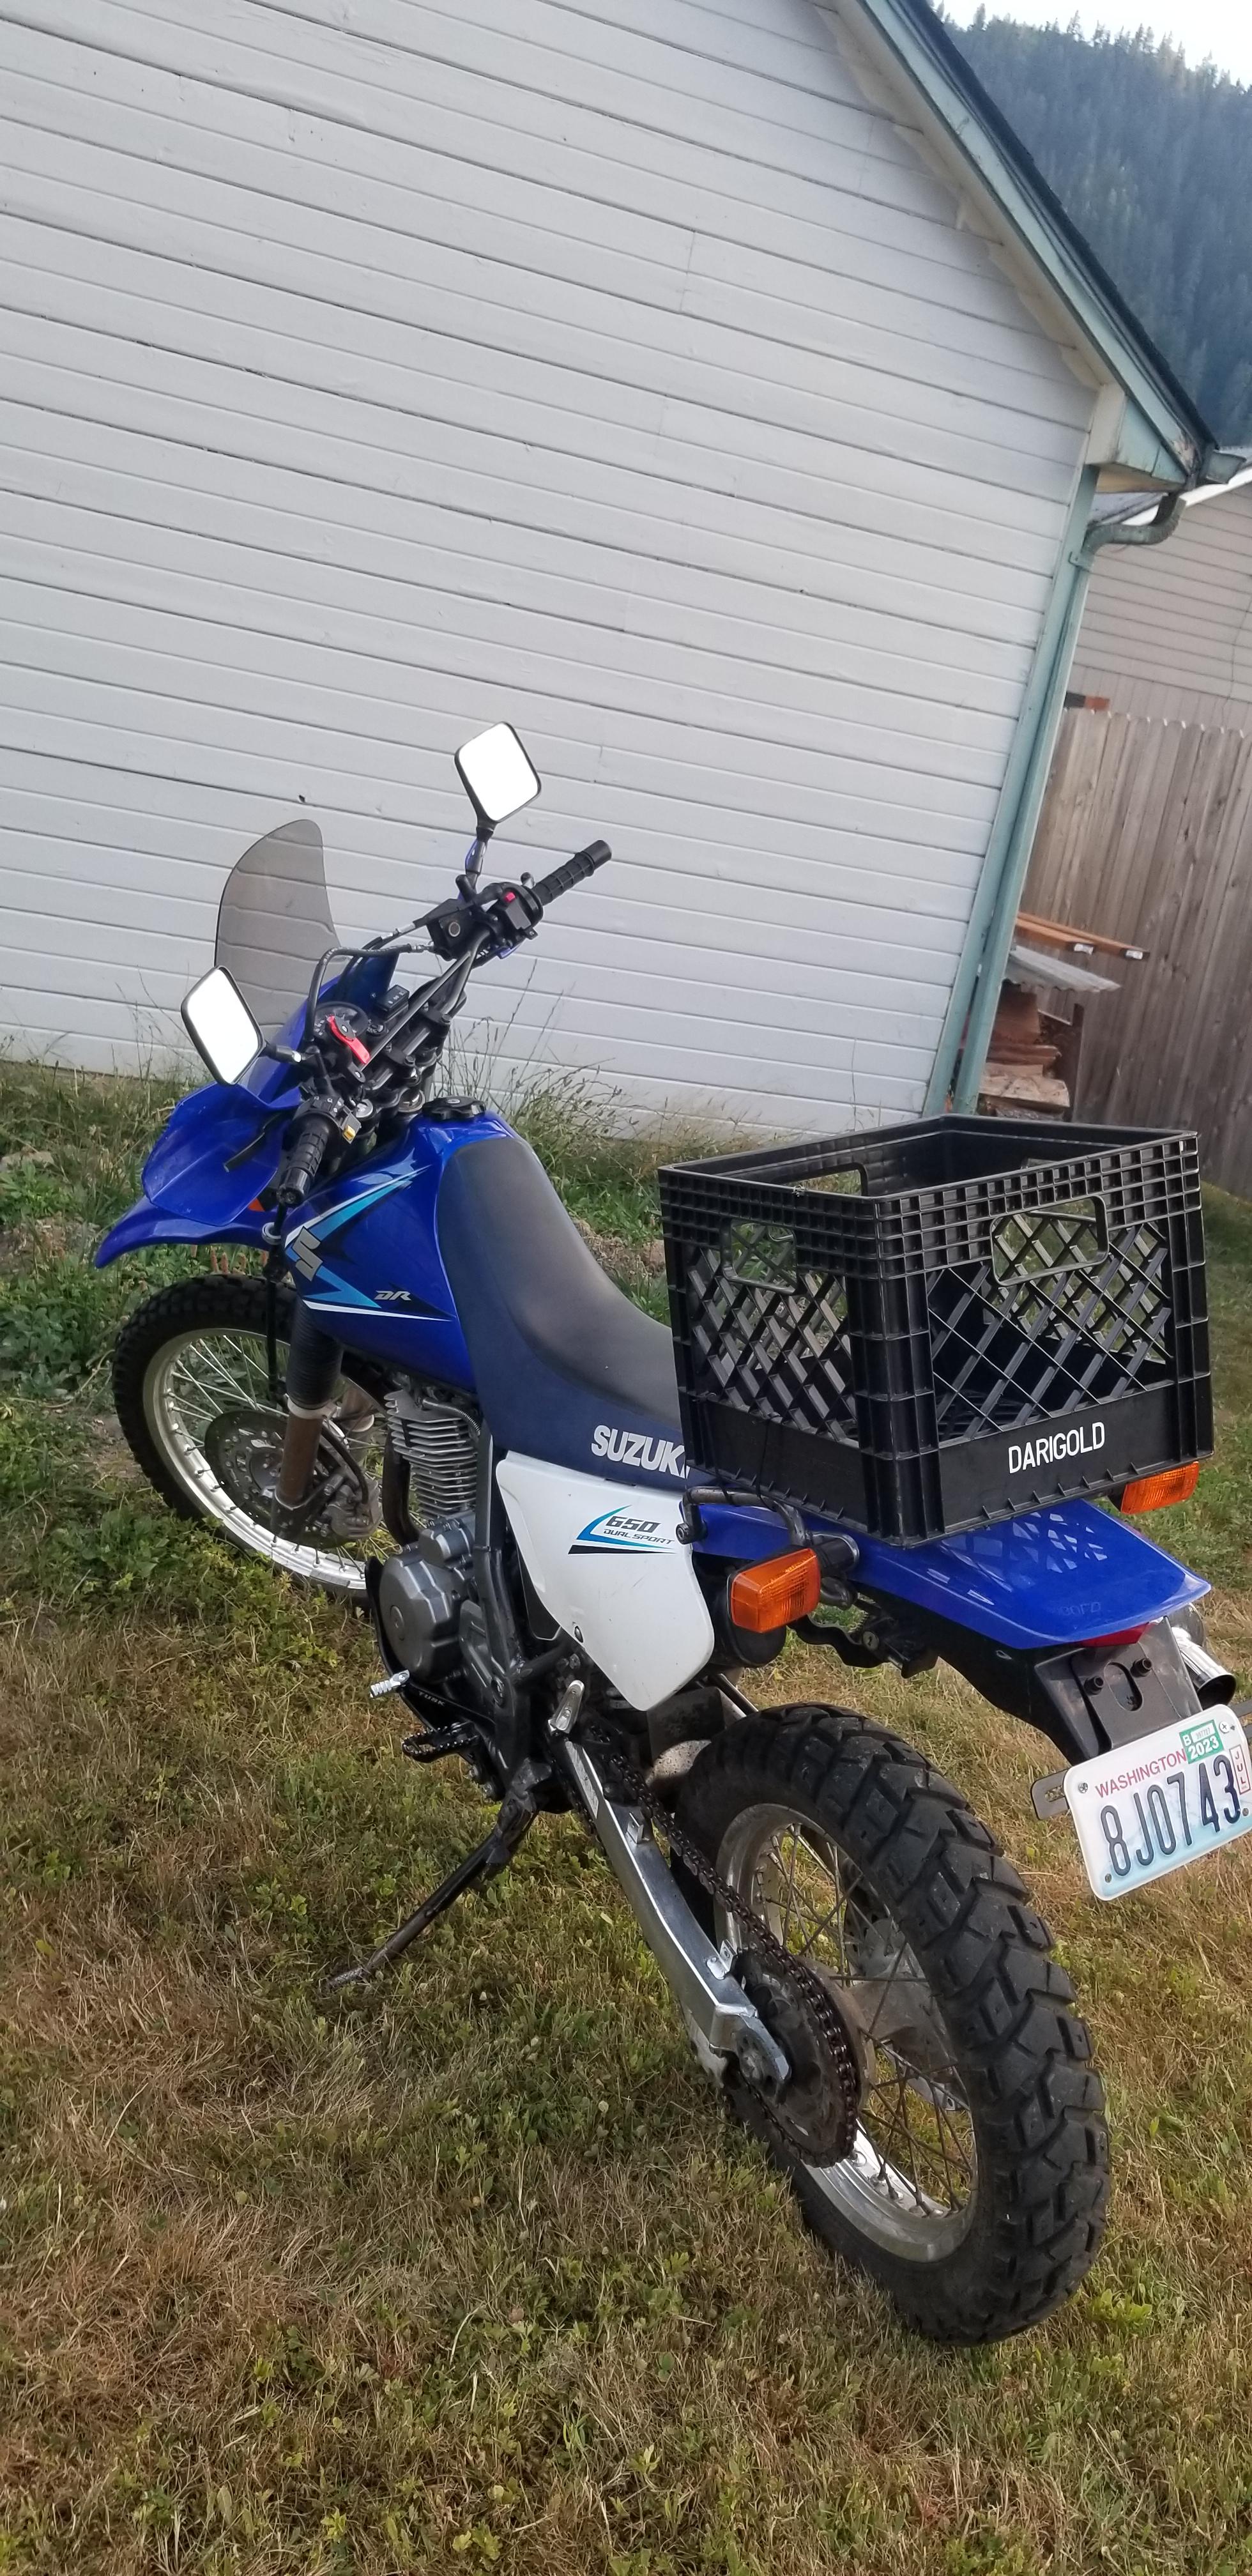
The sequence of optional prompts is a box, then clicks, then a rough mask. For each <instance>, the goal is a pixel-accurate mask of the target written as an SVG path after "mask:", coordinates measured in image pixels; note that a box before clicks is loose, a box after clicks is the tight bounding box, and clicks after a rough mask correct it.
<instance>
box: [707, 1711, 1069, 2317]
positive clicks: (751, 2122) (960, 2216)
mask: <svg viewBox="0 0 1252 2576" xmlns="http://www.w3.org/2000/svg"><path fill="white" fill-rule="evenodd" d="M676 1822H677V1823H678V1824H680V1825H682V1826H684V1827H685V1828H686V1831H687V1832H688V1833H689V1834H690V1835H691V1836H692V1838H693V1839H694V1840H695V1841H696V1842H697V1843H698V1844H699V1845H700V1847H701V1848H702V1850H703V1851H704V1852H705V1853H706V1854H707V1856H708V1858H709V1859H710V1860H711V1861H713V1863H714V1864H715V1866H716V1868H717V1870H718V1872H719V1874H720V1876H721V1877H722V1878H723V1879H724V1880H726V1881H727V1882H728V1883H729V1886H730V1888H731V1889H732V1890H733V1891H734V1892H735V1893H736V1894H738V1895H740V1896H741V1897H742V1900H743V1903H744V1905H745V1908H747V1907H750V1908H751V1909H752V1910H753V1911H754V1912H755V1913H757V1914H759V1915H761V1916H763V1917H764V1919H765V1921H766V1922H767V1923H768V1924H769V1925H770V1927H771V1929H772V1930H773V1932H774V1933H775V1935H776V1937H777V1938H778V1939H779V1940H781V1941H782V1942H783V1943H784V1945H785V1946H786V1947H787V1948H789V1949H791V1950H793V1951H794V1952H795V1953H796V1954H797V1955H798V1956H802V1957H803V1958H804V1959H806V1960H807V1961H808V1963H809V1964H810V1965H811V1966H812V1967H813V1968H815V1969H816V1970H817V1972H818V1974H819V1975H820V1976H822V1978H823V1979H824V1980H825V1981H826V1982H827V1983H829V1985H830V1986H831V1988H832V1991H833V1992H834V1993H835V1994H836V1996H837V1999H838V2001H839V2004H840V2008H841V2010H842V2011H843V2013H844V2016H845V2019H846V2021H847V2023H848V2025H849V2028H850V2029H851V2031H852V2034H853V2037H854V2040H855V2041H856V2044H857V2047H858V2051H859V2054H860V2057H861V2061H862V2070H863V2088H862V2098H861V2105H860V2113H859V2122H858V2127H857V2130H856V2134H855V2137H854V2139H853V2142H852V2146H851V2149H850V2151H849V2153H848V2155H847V2156H846V2157H844V2158H843V2159H842V2161H841V2162H839V2163H837V2164H831V2165H815V2164H807V2163H805V2162H803V2161H802V2160H801V2159H800V2158H799V2157H798V2156H797V2155H796V2154H795V2153H794V2152H793V2151H792V2150H791V2149H789V2148H788V2147H787V2145H786V2143H785V2141H784V2140H782V2139H781V2138H780V2137H779V2135H778V2133H777V2131H776V2130H775V2129H774V2128H773V2127H772V2125H771V2124H770V2123H769V2121H768V2119H767V2118H766V2116H765V2114H764V2112H763V2109H762V2106H761V2104H760V2103H759V2101H758V2100H757V2098H756V2097H755V2096H754V2095H753V2094H752V2093H751V2092H749V2091H748V2089H747V2088H746V2087H745V2086H744V2085H743V2084H742V2083H741V2082H740V2081H739V2080H738V2079H737V2078H736V2077H733V2076H732V2078H731V2079H730V2081H729V2082H728V2086H727V2093H728V2099H729V2102H730V2104H731V2107H732V2108H733V2109H734V2110H736V2111H737V2112H738V2114H739V2116H740V2117H741V2118H742V2119H743V2120H744V2121H745V2122H746V2124H747V2125H748V2126H749V2127H751V2128H752V2129H753V2130H754V2131H755V2132H756V2134H757V2135H758V2136H760V2138H761V2139H762V2141H763V2143H764V2144H765V2145H766V2147H767V2148H768V2149H769V2151H770V2153H771V2154H772V2155H773V2156H774V2158H775V2160H776V2162H777V2163H779V2165H780V2166H781V2167H782V2169H783V2170H784V2171H785V2172H786V2173H787V2174H788V2176H789V2178H790V2180H791V2181H792V2183H793V2185H794V2188H795V2190H796V2193H797V2195H798V2198H799V2201H800V2204H801V2208H802V2210H803V2212H804V2215H805V2217H806V2219H807V2220H808V2222H809V2224H810V2226H811V2227H813V2228H814V2230H815V2231H816V2233H817V2234H818V2235H819V2236H820V2237H822V2238H823V2239H824V2241H825V2243H826V2244H827V2245H829V2246H830V2247H832V2248H833V2249H834V2250H835V2251H836V2252H838V2253H840V2254H843V2255H845V2256H847V2257H849V2258H850V2259H851V2260H852V2261H853V2262H855V2263H857V2264H858V2265H860V2266H861V2267H862V2268H863V2269H864V2270H866V2271H868V2272H871V2273H873V2274H874V2275H875V2277H876V2278H877V2279H878V2280H879V2281H881V2282H882V2283H883V2284H884V2286H885V2287H886V2289H887V2290H888V2291H889V2292H890V2294H891V2297H892V2299H893V2300H894V2302H895V2305H896V2306H897V2308H898V2309H899V2310H900V2311H901V2313H902V2315H903V2316H904V2317H905V2319H906V2320H907V2322H908V2323H909V2324H910V2325H912V2326H914V2327H915V2328H917V2329H918V2330H919V2331H920V2332H921V2333H923V2334H927V2335H931V2336H934V2337H935V2338H936V2339H938V2340H940V2341H943V2342H950V2343H990V2342H995V2341H998V2340H999V2339H1000V2338H1001V2337H1002V2336H1005V2335H1011V2334H1017V2333H1020V2332H1021V2331H1022V2329H1023V2328H1024V2327H1027V2326H1033V2325H1036V2324H1038V2322H1039V2320H1040V2319H1041V2318H1042V2317H1045V2316H1047V2315H1048V2313H1049V2311H1050V2310H1051V2309H1053V2308H1056V2307H1059V2306H1060V2305H1061V2303H1062V2301H1064V2300H1065V2299H1067V2298H1069V2297H1070V2296H1071V2294H1072V2293H1073V2291H1074V2290H1075V2289H1076V2288H1077V2287H1078V2284H1079V2282H1080V2281H1081V2280H1082V2278H1083V2275H1084V2274H1085V2272H1086V2271H1087V2269H1088V2267H1089V2265H1090V2264H1091V2262H1092V2260H1093V2259H1094V2256H1095V2253H1096V2250H1097V2247H1098V2245H1099V2241H1100V2236H1101V2233H1102V2229H1103V2222H1104V2212H1105V2203H1106V2198H1107V2191H1108V2139H1107V2133H1106V2130H1105V2124H1104V2103H1103V2092H1102V2088H1101V2084H1100V2079H1099V2077H1098V2075H1097V2074H1096V2072H1095V2069H1094V2066H1093V2065H1092V2062H1091V2048H1090V2042H1089V2040H1088V2036H1087V2032H1086V2029H1085V2028H1084V2025H1083V2024H1082V2022H1081V2021H1079V2020H1078V2018H1077V2017H1076V2015H1075V2014H1074V2012H1073V2011H1072V2010H1071V2009H1070V2007H1071V2005H1072V2003H1073V1989H1072V1987H1071V1986H1070V1982H1069V1979H1068V1977H1067V1976H1066V1975H1065V1973H1064V1971H1063V1970H1062V1969H1061V1968H1060V1967H1058V1965H1057V1963H1056V1961H1055V1960H1054V1959H1053V1958H1052V1956H1051V1940H1050V1936H1049V1934H1048V1931H1047V1929H1046V1927H1045V1925H1044V1924H1043V1923H1041V1922H1040V1920H1039V1917H1038V1915H1037V1914H1035V1913H1034V1912H1033V1910H1032V1909H1031V1906H1030V1904H1029V1900H1028V1898H1027V1894H1026V1890H1025V1888H1024V1887H1023V1885H1022V1882H1021V1880H1020V1879H1019V1878H1018V1876H1017V1873H1016V1871H1015V1870H1014V1869H1012V1868H1011V1866H1010V1865H1009V1863H1008V1862H1007V1861H1006V1860H1005V1859H1004V1856H1003V1854H1002V1853H1001V1852H1000V1850H999V1848H998V1846H997V1844H996V1843H995V1841H994V1839H993V1837H992V1835H991V1834H990V1832H989V1831H988V1829H987V1827H986V1826H985V1825H983V1824H981V1823H980V1821H979V1819H978V1818H977V1816H975V1815H974V1813H973V1811H972V1810H971V1808H970V1807H968V1806H967V1805H966V1803H965V1800H964V1799H963V1798H962V1797H961V1796H960V1794H959V1792H958V1791H957V1790H955V1789H954V1788H952V1786H951V1785H950V1783H949V1782H948V1781H946V1780H944V1779H942V1778H941V1777H940V1776H939V1774H938V1773H937V1772H935V1771H932V1770H931V1769H930V1767H929V1765H928V1764H927V1763H926V1762H925V1761H924V1760H923V1758H922V1756H921V1755H920V1754H919V1753H916V1752H915V1751H914V1750H913V1749H912V1747H911V1746H909V1745H907V1744H905V1743H902V1742H901V1740H900V1739H899V1737H897V1736H893V1735H888V1734H886V1733H885V1732H884V1731H883V1729H882V1728H880V1727H877V1726H872V1725H871V1724H870V1723H869V1722H868V1721H867V1720H866V1719H864V1718H861V1717H857V1716H854V1715H852V1714H850V1713H848V1712H846V1711H844V1710H839V1709H829V1708H815V1707H804V1708H792V1709H783V1710H780V1711H778V1712H776V1713H773V1714H770V1715H767V1716H763V1717H759V1718H754V1719H751V1720H749V1721H748V1722H746V1723H745V1724H743V1725H739V1726H733V1727H731V1728H729V1729H728V1730H727V1731H726V1733H725V1734H724V1735H721V1736H719V1737H718V1738H717V1739H716V1741H715V1742H714V1743H712V1744H711V1745H710V1746H709V1748H708V1750H707V1752H706V1753H704V1754H703V1755H702V1756H701V1757H700V1759H699V1761H698V1762H697V1763H696V1764H695V1766H694V1768H693V1769H692V1770H691V1771H690V1772H689V1774H688V1776H687V1779H686V1781H685V1782H684V1785H683V1792H682V1795H681V1797H680V1799H679V1802H678V1806H677V1809H676ZM717 1930H718V1932H719V1933H720V1934H721V1935H722V1936H723V1937H725V1938H727V1939H729V1940H730V1941H731V1943H732V1945H733V1946H734V1947H736V1948H738V1947H740V1946H741V1942H742V1944H743V1946H750V1940H751V1935H750V1931H748V1930H746V1929H743V1930H742V1931H741V1928H740V1926H739V1925H738V1923H737V1921H736V1919H735V1918H734V1917H727V1916H725V1915H723V1916H722V1917H721V1918H720V1919H719V1920H718V1923H717ZM768 2017H769V2016H768V2015H767V2018H768ZM778 2036H779V2038H780V2040H781V2041H782V2043H783V2044H784V2045H785V2039H786V2034H785V2030H784V2029H783V2028H782V2027H781V2026H780V2029H779V2032H778Z"/></svg>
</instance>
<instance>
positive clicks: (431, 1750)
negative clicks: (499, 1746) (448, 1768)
mask: <svg viewBox="0 0 1252 2576" xmlns="http://www.w3.org/2000/svg"><path fill="white" fill-rule="evenodd" d="M481 1749H482V1738H481V1736H480V1735H479V1732H478V1729H477V1727H475V1726H470V1725H469V1724H467V1723H461V1724H458V1725H455V1726H428V1727H426V1728H425V1729H424V1731H423V1732H422V1733H421V1734H420V1735H406V1736H405V1739H404V1742H403V1744H402V1745H401V1747H400V1750H401V1752H402V1753H403V1755H404V1757H405V1760H406V1761H408V1762H442V1761H443V1760H444V1759H445V1757H446V1756H447V1755H448V1754H450V1753H476V1752H480V1751H481Z"/></svg>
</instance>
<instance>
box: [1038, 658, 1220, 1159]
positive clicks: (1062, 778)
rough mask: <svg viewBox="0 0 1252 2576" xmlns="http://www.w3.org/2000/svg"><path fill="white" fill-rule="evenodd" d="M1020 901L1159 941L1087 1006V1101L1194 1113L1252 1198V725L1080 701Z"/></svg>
mask: <svg viewBox="0 0 1252 2576" xmlns="http://www.w3.org/2000/svg"><path fill="white" fill-rule="evenodd" d="M1023 908H1024V910H1026V911H1028V912H1036V913H1041V914H1044V915H1046V916H1047V917H1048V918H1050V919H1051V920H1054V921H1073V922H1078V923H1080V924H1082V925H1083V926H1084V927H1085V928H1087V929H1090V930H1103V931H1107V932H1109V933H1110V935H1111V936H1112V937H1113V938H1115V939H1126V940H1132V941H1134V943H1135V944H1136V945H1137V946H1139V947H1142V948H1145V949H1146V950H1147V951H1148V962H1147V963H1146V965H1127V966H1125V967H1122V966H1118V967H1117V968H1115V969H1114V971H1115V972H1116V973H1117V974H1118V975H1120V976H1121V978H1122V989H1121V991H1120V992H1118V993H1106V994H1103V995H1102V996H1100V997H1099V998H1098V999H1096V1000H1094V1001H1093V1002H1092V1003H1091V1004H1090V1006H1089V1008H1088V1012H1087V1023H1086V1034H1085V1040H1084V1046H1083V1065H1082V1083H1081V1091H1080V1097H1079V1101H1078V1104H1077V1105H1078V1107H1079V1110H1080V1112H1081V1113H1082V1114H1085V1115H1086V1116H1089V1117H1093V1118H1107V1119H1110V1120H1113V1121H1124V1122H1126V1123H1127V1124H1129V1125H1134V1126H1157V1125H1160V1126H1169V1125H1177V1126H1184V1127H1195V1128H1197V1129H1198V1130H1199V1134H1200V1141H1201V1151H1202V1154H1203V1157H1204V1168H1205V1171H1206V1173H1207V1175H1208V1177H1209V1179H1210V1180H1215V1181H1220V1182H1221V1183H1222V1185H1223V1186H1224V1187H1225V1188H1226V1189H1228V1190H1236V1191H1238V1192H1239V1193H1240V1194H1241V1195H1242V1196H1243V1197H1245V1198H1252V1032H1250V1030H1249V1017H1250V997H1252V735H1249V734H1242V733H1235V732H1233V731H1226V730H1223V729H1221V728H1217V727H1212V728H1210V727H1206V726H1203V725H1190V724H1177V723H1173V722H1168V721H1165V720H1164V719H1161V718H1159V717H1150V716H1121V715H1100V714H1097V713H1096V712H1094V711H1093V710H1091V709H1089V708H1073V709H1071V710H1070V711H1069V712H1068V713H1067V714H1066V716H1065V719H1064V723H1063V727H1062V732H1061V738H1060V741H1059V743H1058V745H1057V751H1056V758H1055V760H1054V762H1053V766H1052V776H1051V779H1050V781H1049V785H1048V793H1047V799H1046V802H1045V805H1044V810H1043V814H1042V816H1041V818H1040V824H1039V833H1038V837H1037V840H1036V843H1035V851H1034V856H1033V858H1032V860H1031V865H1030V874H1029V878H1028V880H1027V886H1026V892H1025V895H1024V896H1023ZM1092 962H1093V963H1094V964H1097V965H1098V964H1100V963H1101V961H1100V960H1099V959H1095V960H1093V961H1092Z"/></svg>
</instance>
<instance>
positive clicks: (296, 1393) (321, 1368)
mask: <svg viewBox="0 0 1252 2576" xmlns="http://www.w3.org/2000/svg"><path fill="white" fill-rule="evenodd" d="M342 1367H343V1344H342V1342H336V1341H334V1340H332V1338H331V1336H330V1334H329V1333H324V1332H323V1331H322V1329H321V1326H320V1324H315V1323H314V1321H313V1318H312V1316H311V1315H310V1313H309V1310H308V1308H307V1306H306V1305H305V1304H304V1303H303V1300H302V1299H300V1298H297V1299H296V1308H295V1313H294V1315H293V1317H292V1323H291V1341H290V1344H289V1347H288V1353H287V1425H286V1429H285V1431H284V1433H283V1454H282V1464H281V1466H280V1468H279V1473H278V1500H279V1503H280V1504H281V1506H282V1508H283V1510H284V1511H296V1510H298V1508H299V1506H300V1504H301V1503H302V1502H303V1501H304V1500H305V1497H306V1495H307V1493H308V1490H309V1483H310V1479H311V1477H312V1474H313V1469H314V1465H315V1463H316V1459H317V1452H318V1447H319V1445H320V1442H321V1437H322V1432H323V1430H324V1428H325V1425H326V1421H327V1417H328V1415H330V1414H331V1413H333V1412H334V1409H335V1389H336V1387H337V1386H338V1384H339V1376H340V1371H341V1369H342Z"/></svg>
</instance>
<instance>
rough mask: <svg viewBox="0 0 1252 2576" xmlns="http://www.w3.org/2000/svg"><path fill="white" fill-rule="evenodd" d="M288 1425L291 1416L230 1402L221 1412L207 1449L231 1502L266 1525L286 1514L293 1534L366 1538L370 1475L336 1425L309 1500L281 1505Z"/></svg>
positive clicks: (320, 1452) (321, 1453) (371, 1517)
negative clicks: (285, 1434) (280, 1483)
mask: <svg viewBox="0 0 1252 2576" xmlns="http://www.w3.org/2000/svg"><path fill="white" fill-rule="evenodd" d="M285 1429H286V1416H285V1415H284V1414H281V1413H273V1412H270V1411H269V1410H267V1408H265V1407H264V1406H261V1405H232V1406H229V1407H228V1408H227V1409H226V1411H225V1412H222V1413H219V1414H217V1415H216V1416H215V1418H214V1420H213V1421H212V1422H211V1423H210V1425H209V1428H208V1431H207V1432H206V1434H205V1440H204V1454H205V1457H206V1459H207V1460H208V1463H209V1465H210V1467H211V1468H212V1470H213V1473H214V1475H215V1476H216V1477H217V1480H218V1482H219V1484H222V1485H224V1486H225V1488H226V1491H227V1493H228V1494H229V1495H230V1497H231V1500H232V1502H234V1503H237V1504H238V1505H239V1508H240V1510H241V1511H245V1512H247V1513H248V1515H249V1518H250V1519H253V1520H259V1521H261V1522H262V1523H263V1524H264V1526H265V1527H266V1528H272V1527H276V1526H277V1524H278V1522H279V1520H280V1519H281V1522H282V1527H283V1531H284V1534H285V1535H286V1536H287V1537H290V1538H296V1537H298V1538H313V1537H322V1538H337V1539H345V1538H368V1537H369V1534H370V1531H371V1530H372V1529H373V1528H374V1527H375V1525H376V1522H377V1519H378V1511H377V1506H376V1501H375V1497H374V1494H373V1491H372V1489H371V1485H370V1480H369V1477H368V1476H367V1475H366V1473H365V1469H364V1467H363V1466H362V1465H361V1463H360V1461H359V1460H358V1459H356V1458H354V1457H353V1455H352V1452H351V1450H350V1449H349V1448H348V1447H347V1445H346V1443H345V1442H344V1440H343V1439H342V1438H341V1437H340V1434H339V1432H338V1430H337V1429H336V1427H335V1425H334V1424H333V1423H329V1422H328V1423H327V1424H326V1425H325V1426H324V1428H323V1431H322V1436H321V1439H320V1440H319V1442H318V1446H317V1457H316V1460H315V1461H314V1469H313V1478H312V1482H311V1483H310V1486H309V1490H308V1493H307V1494H306V1495H305V1497H304V1500H303V1501H302V1502H300V1503H296V1504H294V1505H293V1504H282V1503H280V1502H279V1500H278V1478H279V1471H280V1469H281V1467H282V1457H283V1435H284V1431H285Z"/></svg>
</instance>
